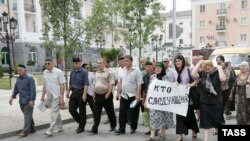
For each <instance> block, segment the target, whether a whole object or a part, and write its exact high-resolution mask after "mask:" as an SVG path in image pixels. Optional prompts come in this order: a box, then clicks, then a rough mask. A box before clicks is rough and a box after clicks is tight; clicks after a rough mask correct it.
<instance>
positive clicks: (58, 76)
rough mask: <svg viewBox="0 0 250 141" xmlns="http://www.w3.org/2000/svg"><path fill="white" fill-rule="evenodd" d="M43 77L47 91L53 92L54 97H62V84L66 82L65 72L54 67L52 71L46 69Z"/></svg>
mask: <svg viewBox="0 0 250 141" xmlns="http://www.w3.org/2000/svg"><path fill="white" fill-rule="evenodd" d="M43 78H44V85H45V87H46V92H47V93H51V94H52V95H53V98H54V99H56V98H58V97H60V85H62V84H64V83H65V78H64V76H63V72H62V71H61V70H59V69H58V68H55V67H53V69H52V70H51V71H48V70H44V72H43Z"/></svg>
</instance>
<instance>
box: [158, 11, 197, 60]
mask: <svg viewBox="0 0 250 141" xmlns="http://www.w3.org/2000/svg"><path fill="white" fill-rule="evenodd" d="M162 16H163V17H164V26H163V29H164V45H163V47H164V48H165V52H166V54H165V55H168V57H169V58H173V52H172V50H174V48H175V50H178V51H179V52H180V53H182V54H183V56H184V57H185V58H187V59H188V61H189V62H190V58H191V56H192V48H193V44H192V38H191V25H192V24H191V23H192V22H191V19H192V18H191V10H187V11H177V12H176V20H175V23H176V47H173V27H172V26H173V13H172V11H170V12H169V13H165V14H163V15H162Z"/></svg>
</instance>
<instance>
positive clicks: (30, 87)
mask: <svg viewBox="0 0 250 141" xmlns="http://www.w3.org/2000/svg"><path fill="white" fill-rule="evenodd" d="M17 94H19V97H20V98H19V103H20V104H28V103H29V101H35V100H36V86H35V81H34V79H33V78H32V77H30V76H27V75H25V76H19V77H18V78H17V81H16V84H15V88H14V92H13V94H12V96H11V97H12V98H16V96H17Z"/></svg>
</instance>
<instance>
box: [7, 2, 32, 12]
mask: <svg viewBox="0 0 250 141" xmlns="http://www.w3.org/2000/svg"><path fill="white" fill-rule="evenodd" d="M12 10H13V11H17V3H13V5H12ZM24 11H25V12H32V13H35V12H36V8H35V5H30V4H24Z"/></svg>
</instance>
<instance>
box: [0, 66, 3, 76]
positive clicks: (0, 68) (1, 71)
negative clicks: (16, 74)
mask: <svg viewBox="0 0 250 141" xmlns="http://www.w3.org/2000/svg"><path fill="white" fill-rule="evenodd" d="M2 77H3V66H2V65H0V78H2Z"/></svg>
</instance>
